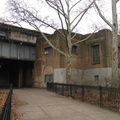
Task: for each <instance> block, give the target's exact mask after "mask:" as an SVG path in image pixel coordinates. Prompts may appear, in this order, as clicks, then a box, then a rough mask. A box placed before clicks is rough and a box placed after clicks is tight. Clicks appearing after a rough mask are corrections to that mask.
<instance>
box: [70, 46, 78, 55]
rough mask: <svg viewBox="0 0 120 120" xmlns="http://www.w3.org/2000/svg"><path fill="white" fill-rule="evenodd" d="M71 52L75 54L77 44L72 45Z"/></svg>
mask: <svg viewBox="0 0 120 120" xmlns="http://www.w3.org/2000/svg"><path fill="white" fill-rule="evenodd" d="M71 53H72V54H77V46H72V51H71Z"/></svg>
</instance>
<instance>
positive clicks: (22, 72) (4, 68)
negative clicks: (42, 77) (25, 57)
mask: <svg viewBox="0 0 120 120" xmlns="http://www.w3.org/2000/svg"><path fill="white" fill-rule="evenodd" d="M32 69H33V62H31V61H19V60H10V59H0V86H9V85H10V83H12V84H13V86H14V87H31V86H32Z"/></svg>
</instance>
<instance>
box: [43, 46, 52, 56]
mask: <svg viewBox="0 0 120 120" xmlns="http://www.w3.org/2000/svg"><path fill="white" fill-rule="evenodd" d="M52 53H53V49H52V47H46V48H44V54H45V55H47V54H52Z"/></svg>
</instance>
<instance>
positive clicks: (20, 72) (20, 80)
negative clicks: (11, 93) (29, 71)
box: [18, 63, 23, 88]
mask: <svg viewBox="0 0 120 120" xmlns="http://www.w3.org/2000/svg"><path fill="white" fill-rule="evenodd" d="M18 87H19V88H21V87H23V63H19V76H18Z"/></svg>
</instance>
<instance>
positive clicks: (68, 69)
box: [66, 55, 72, 84]
mask: <svg viewBox="0 0 120 120" xmlns="http://www.w3.org/2000/svg"><path fill="white" fill-rule="evenodd" d="M66 83H67V84H72V79H71V55H69V56H67V58H66Z"/></svg>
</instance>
